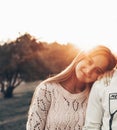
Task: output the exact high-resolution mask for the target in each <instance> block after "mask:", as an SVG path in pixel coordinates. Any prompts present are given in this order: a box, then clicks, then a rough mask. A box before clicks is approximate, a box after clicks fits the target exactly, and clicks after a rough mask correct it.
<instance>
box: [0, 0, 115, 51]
mask: <svg viewBox="0 0 117 130" xmlns="http://www.w3.org/2000/svg"><path fill="white" fill-rule="evenodd" d="M24 33H29V34H31V35H32V36H34V37H36V38H37V39H39V40H40V41H46V42H48V43H49V42H50V43H51V42H55V41H56V42H59V43H61V44H66V43H72V44H74V45H75V46H76V47H79V48H82V49H88V48H90V47H92V46H95V45H98V44H101V45H106V46H108V47H109V48H110V49H112V51H114V52H117V47H115V45H116V44H117V2H116V0H0V41H6V40H8V39H11V40H15V39H16V38H17V37H19V36H20V35H23V34H24Z"/></svg>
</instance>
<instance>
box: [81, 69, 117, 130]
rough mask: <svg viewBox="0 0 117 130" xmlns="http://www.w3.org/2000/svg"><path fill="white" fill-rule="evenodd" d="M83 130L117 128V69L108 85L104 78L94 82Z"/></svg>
mask: <svg viewBox="0 0 117 130" xmlns="http://www.w3.org/2000/svg"><path fill="white" fill-rule="evenodd" d="M83 130H117V70H115V72H114V74H113V77H112V79H111V81H110V84H109V85H108V86H105V85H104V82H103V79H101V80H98V81H96V82H95V83H94V85H93V87H92V89H91V92H90V95H89V100H88V106H87V111H86V119H85V125H84V127H83Z"/></svg>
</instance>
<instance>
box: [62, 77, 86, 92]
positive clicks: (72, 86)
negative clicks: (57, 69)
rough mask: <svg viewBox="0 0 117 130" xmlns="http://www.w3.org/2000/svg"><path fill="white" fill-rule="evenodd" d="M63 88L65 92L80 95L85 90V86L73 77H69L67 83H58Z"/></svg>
mask: <svg viewBox="0 0 117 130" xmlns="http://www.w3.org/2000/svg"><path fill="white" fill-rule="evenodd" d="M60 84H61V85H62V87H63V88H65V89H66V90H67V91H69V92H70V93H73V94H75V93H80V92H82V91H84V90H85V88H86V84H85V83H83V82H80V81H78V79H76V78H75V77H73V76H72V77H71V78H70V79H68V80H67V81H64V82H61V83H60Z"/></svg>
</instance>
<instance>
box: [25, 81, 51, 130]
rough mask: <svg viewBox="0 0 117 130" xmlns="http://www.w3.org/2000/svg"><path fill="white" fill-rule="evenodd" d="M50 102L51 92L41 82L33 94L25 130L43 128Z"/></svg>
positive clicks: (41, 129) (42, 129) (39, 129)
mask: <svg viewBox="0 0 117 130" xmlns="http://www.w3.org/2000/svg"><path fill="white" fill-rule="evenodd" d="M50 103H51V92H50V90H48V86H47V85H45V84H43V83H41V84H40V85H39V86H37V88H36V90H35V92H34V94H33V98H32V101H31V105H30V108H29V112H28V120H27V124H26V130H44V128H45V125H46V120H47V114H48V111H49V108H50Z"/></svg>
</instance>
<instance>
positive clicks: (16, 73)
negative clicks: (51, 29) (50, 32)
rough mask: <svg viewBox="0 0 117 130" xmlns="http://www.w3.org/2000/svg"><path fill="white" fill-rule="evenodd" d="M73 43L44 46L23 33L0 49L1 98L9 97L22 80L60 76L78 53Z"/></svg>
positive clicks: (43, 43) (44, 43)
mask: <svg viewBox="0 0 117 130" xmlns="http://www.w3.org/2000/svg"><path fill="white" fill-rule="evenodd" d="M77 51H78V50H77V49H76V48H75V47H74V46H73V45H72V44H67V45H61V44H59V43H56V42H54V43H50V44H48V43H46V42H40V41H37V40H36V39H35V38H34V37H32V36H31V35H30V34H27V33H26V34H24V35H23V36H20V37H19V38H17V39H16V40H15V41H11V42H9V43H5V44H4V45H2V46H0V84H1V92H2V93H3V95H4V97H8V98H9V97H12V96H13V90H14V89H15V88H16V87H17V86H19V84H20V83H21V82H22V81H27V82H28V81H36V80H40V79H41V80H43V79H45V78H46V77H47V76H49V75H50V74H56V73H59V72H60V71H61V70H63V69H64V68H65V67H66V66H67V65H68V64H69V63H70V62H71V61H72V59H73V58H74V57H75V55H76V54H77Z"/></svg>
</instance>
